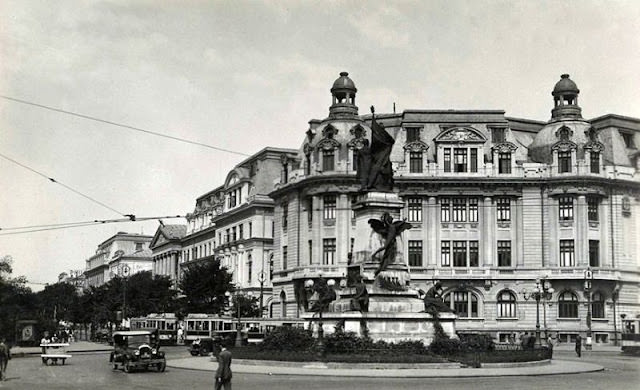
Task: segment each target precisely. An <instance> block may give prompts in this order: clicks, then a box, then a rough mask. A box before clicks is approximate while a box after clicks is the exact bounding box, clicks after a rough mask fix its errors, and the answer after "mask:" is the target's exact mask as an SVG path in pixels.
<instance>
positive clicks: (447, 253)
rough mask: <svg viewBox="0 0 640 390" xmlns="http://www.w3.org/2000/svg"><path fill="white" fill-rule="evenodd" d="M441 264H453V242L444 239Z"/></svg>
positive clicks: (441, 245)
mask: <svg viewBox="0 0 640 390" xmlns="http://www.w3.org/2000/svg"><path fill="white" fill-rule="evenodd" d="M440 265H442V266H443V267H449V266H450V265H451V242H449V241H442V242H441V243H440Z"/></svg>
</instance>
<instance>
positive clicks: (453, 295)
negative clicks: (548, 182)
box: [444, 291, 478, 318]
mask: <svg viewBox="0 0 640 390" xmlns="http://www.w3.org/2000/svg"><path fill="white" fill-rule="evenodd" d="M444 303H445V304H447V305H449V307H450V308H452V309H453V310H455V312H456V314H458V316H459V317H460V318H472V317H478V297H477V296H476V295H475V294H474V293H472V292H470V291H452V292H450V293H449V294H447V295H446V296H445V297H444Z"/></svg>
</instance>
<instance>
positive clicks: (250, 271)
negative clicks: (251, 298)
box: [247, 255, 253, 284]
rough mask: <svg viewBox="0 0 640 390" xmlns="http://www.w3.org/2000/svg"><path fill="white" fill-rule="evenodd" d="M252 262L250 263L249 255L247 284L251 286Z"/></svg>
mask: <svg viewBox="0 0 640 390" xmlns="http://www.w3.org/2000/svg"><path fill="white" fill-rule="evenodd" d="M252 268H253V261H251V255H249V260H247V283H249V284H251V274H252V273H253V270H252Z"/></svg>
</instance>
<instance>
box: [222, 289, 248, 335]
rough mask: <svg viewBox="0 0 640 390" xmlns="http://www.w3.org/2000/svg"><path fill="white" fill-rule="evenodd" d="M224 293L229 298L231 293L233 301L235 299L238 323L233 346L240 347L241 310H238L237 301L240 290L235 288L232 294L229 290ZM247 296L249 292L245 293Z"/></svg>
mask: <svg viewBox="0 0 640 390" xmlns="http://www.w3.org/2000/svg"><path fill="white" fill-rule="evenodd" d="M224 295H225V296H226V297H227V298H231V296H232V295H233V297H234V299H235V301H236V306H237V308H238V325H237V330H236V342H235V346H236V347H241V346H242V323H241V322H240V319H241V312H240V306H241V305H240V301H239V299H238V298H239V297H240V295H241V294H240V291H238V290H236V291H235V292H234V293H233V294H231V293H230V292H229V291H227V292H225V293H224ZM247 295H248V296H251V295H252V294H251V292H248V293H247ZM229 303H230V304H229V306H231V301H229Z"/></svg>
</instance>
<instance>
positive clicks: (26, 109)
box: [0, 0, 640, 290]
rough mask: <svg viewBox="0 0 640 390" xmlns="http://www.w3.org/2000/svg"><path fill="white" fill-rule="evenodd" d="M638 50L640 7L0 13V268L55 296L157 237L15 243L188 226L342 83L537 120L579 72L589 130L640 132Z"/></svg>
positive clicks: (88, 7)
mask: <svg viewBox="0 0 640 390" xmlns="http://www.w3.org/2000/svg"><path fill="white" fill-rule="evenodd" d="M638 37H640V3H638V2H637V1H633V0H630V1H608V2H606V3H605V2H604V1H579V2H578V1H535V2H534V1H526V2H525V1H507V2H502V1H478V0H473V1H451V0H447V1H395V2H394V1H318V2H315V1H302V2H300V1H183V0H181V1H177V0H176V1H133V0H129V1H80V0H77V1H62V0H56V1H55V2H50V1H45V0H43V1H30V0H15V1H8V0H0V95H2V98H0V154H1V155H2V156H5V157H8V158H11V159H13V160H14V161H16V162H18V163H20V164H23V165H24V166H19V165H17V164H16V163H14V162H11V161H9V160H7V159H6V158H0V188H1V190H0V228H2V229H3V230H0V256H1V255H6V254H9V255H12V256H13V258H14V273H15V274H17V275H25V276H26V277H27V278H28V279H29V280H30V281H32V282H39V283H47V282H55V281H56V278H57V275H58V274H59V273H60V272H63V271H68V270H70V269H78V268H83V267H84V266H85V263H84V260H85V259H86V258H87V257H89V256H91V255H92V254H93V253H95V250H96V247H97V245H98V244H99V243H100V242H102V241H103V240H105V239H107V238H108V237H110V236H111V235H113V234H114V233H116V232H117V231H127V232H136V233H140V232H144V233H145V234H150V235H152V234H153V233H154V231H155V229H156V227H157V222H145V223H143V222H136V223H122V224H111V225H100V226H93V227H77V228H73V229H61V230H49V231H43V232H38V233H29V234H12V235H8V234H7V233H12V232H15V230H6V229H10V228H15V227H22V226H37V225H47V224H61V223H67V222H79V221H87V220H94V219H112V218H119V217H121V215H119V213H117V212H115V211H113V210H117V211H118V212H120V213H123V214H135V215H137V216H163V215H176V214H185V213H186V212H190V211H192V210H193V207H194V205H195V198H196V197H197V196H199V195H201V194H203V193H205V192H207V191H209V190H211V189H212V188H214V187H217V186H218V185H220V184H221V183H222V181H223V180H224V177H225V175H226V173H227V172H228V171H229V169H231V168H232V167H233V166H234V165H235V164H237V163H238V162H240V161H241V160H242V159H243V156H242V154H252V153H255V152H256V151H258V150H260V149H262V148H263V147H265V146H277V147H293V148H297V147H298V146H299V145H300V143H301V142H302V140H303V137H304V132H305V131H306V129H307V122H308V121H309V119H311V118H320V119H322V118H324V117H326V116H327V114H328V106H329V105H330V102H331V100H330V93H329V89H330V87H331V84H332V83H333V81H334V80H335V79H336V78H337V77H338V73H339V72H340V71H345V70H346V71H348V72H349V73H350V76H351V77H352V79H353V80H354V82H355V83H356V86H357V87H358V99H357V102H358V104H359V105H360V107H361V112H364V111H365V110H363V108H365V107H369V105H371V104H375V105H376V108H377V110H378V111H379V112H391V111H392V105H393V102H395V103H396V105H397V108H398V110H405V109H502V110H505V111H506V113H507V115H508V116H514V117H523V118H529V119H536V120H543V121H544V120H548V119H549V117H550V110H551V107H552V104H551V103H552V100H551V95H550V92H551V90H552V88H553V85H554V84H555V82H556V81H558V80H559V76H560V74H562V73H569V74H571V78H572V79H573V80H574V81H576V83H577V84H578V87H579V88H580V90H581V95H580V105H581V106H582V108H583V114H584V116H585V117H587V118H593V117H596V116H600V115H603V114H607V113H615V114H620V115H627V116H633V117H640V72H638V69H640V38H638ZM7 98H13V99H20V100H24V101H28V102H32V103H36V104H41V105H45V106H49V107H54V108H57V109H61V110H66V111H70V112H74V113H79V114H82V115H87V116H92V117H96V118H100V119H103V120H107V121H112V122H117V123H120V124H125V125H129V126H133V127H137V128H142V129H145V130H149V131H154V132H159V133H163V134H167V135H171V136H174V137H181V138H186V139H189V140H193V141H197V142H201V143H204V144H208V145H212V146H216V147H219V148H224V149H228V150H232V151H236V152H239V153H240V154H233V153H227V152H222V151H217V150H215V149H211V148H205V147H201V146H195V145H191V144H185V143H180V142H177V141H174V140H170V139H166V138H161V137H157V136H153V135H149V134H145V133H141V132H136V131H133V130H130V129H125V128H122V127H116V126H113V125H109V124H105V123H99V122H95V121H90V120H87V119H83V118H80V117H74V116H70V115H65V114H63V113H60V112H54V111H50V110H46V109H43V108H39V107H36V106H33V105H26V104H22V103H18V102H16V101H13V100H9V99H7ZM25 166H26V167H28V168H31V169H32V170H35V171H37V172H39V173H41V174H44V175H45V176H47V177H51V178H54V179H56V180H57V181H58V182H60V183H63V184H64V185H66V186H68V187H70V188H73V189H75V190H76V191H79V192H81V193H83V194H85V195H87V196H90V197H92V198H95V199H96V200H98V201H100V202H102V203H103V204H105V205H107V206H109V208H111V209H113V210H110V209H109V208H107V207H103V206H101V205H99V204H97V203H94V202H91V201H89V200H88V199H86V198H84V197H82V196H80V195H78V194H76V193H74V192H72V191H70V190H69V189H67V188H65V187H63V186H61V185H59V184H55V183H52V182H50V181H49V180H47V179H46V178H45V177H43V176H40V175H38V174H36V173H34V172H33V171H30V170H29V169H27V168H25ZM167 222H169V221H167ZM32 287H33V288H34V289H36V290H37V289H40V288H41V287H39V285H32Z"/></svg>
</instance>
